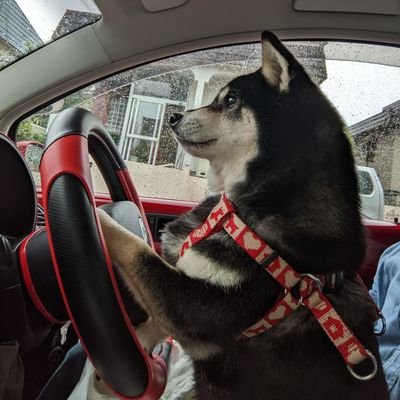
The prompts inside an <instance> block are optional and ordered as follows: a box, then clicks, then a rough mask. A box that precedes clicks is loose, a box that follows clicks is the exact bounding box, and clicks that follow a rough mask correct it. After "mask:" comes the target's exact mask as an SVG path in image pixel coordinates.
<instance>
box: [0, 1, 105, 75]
mask: <svg viewBox="0 0 400 400" xmlns="http://www.w3.org/2000/svg"><path fill="white" fill-rule="evenodd" d="M100 18H101V14H100V11H99V9H98V8H97V6H96V4H95V3H94V1H92V0H85V1H78V0H57V1H42V0H0V70H1V69H3V68H6V67H7V66H8V65H10V64H12V63H13V62H14V61H17V60H18V59H20V58H22V57H24V56H25V55H27V54H29V53H31V52H33V51H35V50H36V49H38V48H40V47H43V46H45V45H46V44H48V43H51V42H53V41H54V40H56V39H58V38H60V37H62V36H65V35H67V34H69V33H71V32H74V31H76V30H77V29H80V28H82V27H84V26H87V25H90V24H92V23H94V22H96V21H98V20H99V19H100Z"/></svg>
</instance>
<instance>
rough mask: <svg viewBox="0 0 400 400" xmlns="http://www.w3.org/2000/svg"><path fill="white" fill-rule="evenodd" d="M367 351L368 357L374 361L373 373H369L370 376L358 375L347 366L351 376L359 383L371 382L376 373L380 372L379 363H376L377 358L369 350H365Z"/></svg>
mask: <svg viewBox="0 0 400 400" xmlns="http://www.w3.org/2000/svg"><path fill="white" fill-rule="evenodd" d="M365 351H366V352H367V354H368V357H369V358H370V360H371V361H372V371H371V373H369V374H368V375H365V376H362V375H359V374H357V372H355V371H354V369H353V368H352V367H351V366H350V365H347V369H348V370H349V372H350V373H351V375H352V376H353V377H354V378H356V379H358V380H359V381H369V380H370V379H372V378H373V377H374V376H375V375H376V372H377V371H378V362H377V361H376V358H375V356H374V355H373V354H372V353H371V352H370V351H369V350H365Z"/></svg>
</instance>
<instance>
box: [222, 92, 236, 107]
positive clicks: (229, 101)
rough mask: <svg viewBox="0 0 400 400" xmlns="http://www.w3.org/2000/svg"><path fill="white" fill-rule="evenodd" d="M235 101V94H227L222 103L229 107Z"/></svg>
mask: <svg viewBox="0 0 400 400" xmlns="http://www.w3.org/2000/svg"><path fill="white" fill-rule="evenodd" d="M236 101H237V98H236V96H235V95H233V94H227V95H226V96H225V98H224V104H225V106H227V107H229V106H233V105H234V104H235V103H236Z"/></svg>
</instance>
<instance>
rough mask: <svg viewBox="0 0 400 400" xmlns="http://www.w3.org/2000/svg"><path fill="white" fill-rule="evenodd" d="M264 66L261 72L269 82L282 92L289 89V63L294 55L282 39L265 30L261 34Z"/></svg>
mask: <svg viewBox="0 0 400 400" xmlns="http://www.w3.org/2000/svg"><path fill="white" fill-rule="evenodd" d="M261 47H262V67H261V72H262V74H263V75H264V77H265V79H266V80H267V82H268V83H269V84H270V85H271V86H273V87H276V88H278V89H279V90H280V91H281V92H287V91H288V90H289V82H290V73H289V63H290V62H292V60H293V56H291V54H290V53H289V52H288V50H287V49H286V48H285V47H284V46H283V44H282V43H281V42H280V40H279V39H278V38H277V37H276V36H275V35H274V34H273V33H271V32H268V31H265V32H263V33H262V36H261Z"/></svg>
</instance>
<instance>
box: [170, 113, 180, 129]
mask: <svg viewBox="0 0 400 400" xmlns="http://www.w3.org/2000/svg"><path fill="white" fill-rule="evenodd" d="M182 117H183V114H181V113H173V114H172V115H171V117H170V119H169V124H170V125H171V127H172V128H173V127H174V126H176V125H178V123H179V121H180V120H181V119H182Z"/></svg>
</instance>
